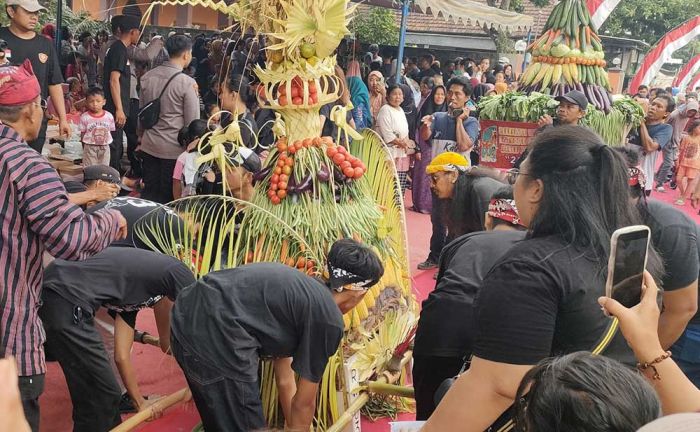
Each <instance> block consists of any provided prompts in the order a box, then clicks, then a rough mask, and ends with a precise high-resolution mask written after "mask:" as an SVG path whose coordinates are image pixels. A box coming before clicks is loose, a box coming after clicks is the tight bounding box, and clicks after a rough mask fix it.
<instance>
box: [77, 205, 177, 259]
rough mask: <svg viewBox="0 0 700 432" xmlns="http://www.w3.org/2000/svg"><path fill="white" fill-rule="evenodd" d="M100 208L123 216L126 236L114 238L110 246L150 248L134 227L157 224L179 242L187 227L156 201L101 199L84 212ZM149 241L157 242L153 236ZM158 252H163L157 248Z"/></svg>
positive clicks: (167, 208) (171, 211) (168, 208)
mask: <svg viewBox="0 0 700 432" xmlns="http://www.w3.org/2000/svg"><path fill="white" fill-rule="evenodd" d="M102 209H114V210H118V211H119V213H121V214H122V216H124V219H126V224H127V229H128V232H127V237H126V238H125V239H123V240H115V241H114V242H112V246H128V247H137V248H139V249H146V250H151V248H150V247H149V246H148V245H147V244H146V243H144V242H143V240H141V239H140V238H139V236H138V235H136V232H135V228H136V227H137V226H138V227H139V229H141V228H142V227H146V226H150V225H157V226H158V231H159V232H160V233H168V235H169V234H170V233H172V235H173V236H174V238H175V240H176V241H177V242H180V243H181V239H183V238H184V236H185V230H186V229H187V227H186V224H185V221H183V220H182V218H180V217H179V216H178V215H177V214H176V213H175V212H174V211H173V210H172V209H171V208H170V207H167V206H164V205H162V204H159V203H157V202H153V201H149V200H145V199H141V198H133V197H118V198H114V199H111V200H109V201H103V202H101V203H99V204H97V205H94V206H92V207H90V208H89V209H87V211H86V213H88V214H91V213H94V212H96V211H98V210H102ZM151 242H152V243H155V244H158V242H156V239H155V238H151ZM158 252H164V251H162V250H159V251H158Z"/></svg>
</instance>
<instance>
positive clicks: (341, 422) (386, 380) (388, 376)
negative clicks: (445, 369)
mask: <svg viewBox="0 0 700 432" xmlns="http://www.w3.org/2000/svg"><path fill="white" fill-rule="evenodd" d="M411 357H413V352H412V351H407V352H406V353H405V354H404V356H403V358H402V359H401V363H400V368H399V370H398V371H396V372H384V373H383V374H382V375H380V376H379V378H377V380H376V381H375V382H377V383H383V384H394V383H395V382H396V381H398V380H399V378H400V377H401V371H402V370H403V368H404V366H405V365H406V363H408V362H409V361H410V360H411ZM367 401H369V393H368V392H367V391H363V392H361V393H360V395H359V396H357V399H355V400H354V401H353V402H352V403H351V404H350V406H349V407H348V409H346V410H345V412H344V413H343V414H342V415H341V416H340V417H339V418H338V420H337V421H336V422H335V423H333V425H332V426H331V427H330V428H328V429H327V430H326V432H341V431H342V430H343V428H345V426H346V425H347V424H348V423H350V422H351V421H352V418H353V417H354V416H355V414H356V413H357V412H358V411H360V410H361V409H362V407H363V406H365V404H366V403H367Z"/></svg>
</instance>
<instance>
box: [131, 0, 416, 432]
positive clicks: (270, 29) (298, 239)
mask: <svg viewBox="0 0 700 432" xmlns="http://www.w3.org/2000/svg"><path fill="white" fill-rule="evenodd" d="M156 4H159V5H167V4H171V5H173V4H175V5H184V4H187V5H193V6H194V5H199V6H205V7H209V8H212V9H215V10H217V11H219V12H223V13H226V14H228V15H230V16H231V17H232V18H233V19H234V20H235V21H236V22H237V23H239V24H240V27H241V32H242V33H246V31H252V32H253V33H254V34H256V35H257V36H265V38H266V39H267V46H266V48H265V49H266V57H267V62H266V63H265V66H264V67H259V66H258V67H256V69H255V74H256V75H257V76H258V78H259V80H260V82H261V85H260V87H259V90H258V93H257V97H258V101H259V103H260V106H261V107H262V108H268V109H272V110H274V111H275V112H276V120H275V122H274V125H273V128H272V129H273V131H274V133H275V136H276V142H275V144H274V146H273V147H272V148H270V152H269V156H268V157H267V159H266V161H265V167H264V169H263V171H262V172H260V173H258V174H257V176H256V177H255V180H256V184H255V192H254V195H253V197H252V199H251V200H250V202H249V203H238V204H239V205H237V210H236V213H235V215H233V216H232V215H226V216H224V217H223V218H221V220H220V221H219V222H218V226H220V230H221V231H222V232H225V233H224V234H231V235H218V236H212V237H216V238H217V239H218V243H217V244H215V245H213V247H212V245H208V246H207V247H208V249H209V250H210V251H211V252H212V253H213V255H214V256H213V258H212V259H211V260H205V261H206V263H205V264H204V265H203V266H202V265H200V266H199V267H198V268H197V269H195V272H196V273H198V276H201V275H202V274H204V273H206V271H211V270H216V269H217V268H220V267H232V266H235V265H242V264H245V263H248V262H258V261H278V262H282V263H285V264H287V265H290V266H294V267H296V268H298V269H299V271H303V272H306V273H308V274H310V275H317V276H323V275H324V273H326V263H325V255H326V253H327V251H328V250H329V248H330V245H331V244H332V243H333V242H334V241H335V240H337V239H340V238H345V237H352V238H355V239H356V240H359V241H362V242H364V243H366V244H368V245H370V246H371V247H372V248H373V249H374V250H375V251H376V252H377V253H378V254H379V255H380V256H381V258H382V260H383V262H384V266H385V274H384V277H383V278H382V279H381V281H380V282H379V284H377V285H375V286H374V287H373V288H372V289H371V290H370V291H369V292H368V293H367V294H366V296H365V298H364V300H363V302H361V303H360V304H359V305H358V306H357V307H355V308H354V309H353V310H352V311H351V312H349V313H348V314H346V316H344V321H345V329H346V334H345V338H344V342H343V344H342V346H341V347H340V349H339V350H338V352H337V354H336V355H335V356H333V357H332V358H331V359H330V360H329V365H328V367H327V369H326V372H325V374H324V377H323V381H322V383H321V385H320V395H319V403H318V404H317V407H318V408H317V416H316V420H315V425H314V430H326V429H327V428H329V427H331V425H332V424H333V423H335V422H336V421H337V420H338V419H339V418H341V416H342V414H343V411H345V410H346V409H347V408H348V406H349V405H350V404H351V402H352V400H353V399H354V398H355V396H356V395H357V392H358V391H359V389H360V387H361V385H362V383H363V382H364V381H366V380H369V379H371V378H372V377H373V376H375V375H376V374H378V373H380V372H382V371H383V370H385V369H386V368H387V367H388V364H389V361H390V360H391V358H392V354H393V352H394V348H396V347H397V346H398V345H399V344H401V343H402V342H404V341H405V339H406V338H407V337H408V336H409V334H411V329H412V328H413V327H414V326H415V323H416V321H417V303H416V301H415V299H414V297H413V295H412V293H411V288H410V280H409V270H408V255H407V253H408V252H407V241H406V230H405V219H404V211H403V200H402V197H401V196H400V195H399V194H398V193H397V191H399V190H400V188H399V186H398V179H397V177H396V172H395V169H394V166H393V161H392V160H391V158H390V156H389V155H388V153H387V151H386V148H385V146H384V143H383V142H382V141H381V139H380V138H379V137H378V136H377V135H376V134H375V133H373V132H372V131H369V130H367V131H364V132H363V133H362V134H359V133H357V132H356V131H354V130H353V129H352V128H351V127H350V126H349V125H348V124H347V123H346V121H345V120H346V114H347V111H348V110H349V109H351V108H352V107H351V106H342V105H336V106H334V107H333V108H332V110H331V111H330V113H329V116H330V119H331V120H332V121H333V122H334V123H335V125H336V126H337V129H338V133H337V134H336V136H334V137H329V136H324V137H322V136H321V131H322V124H321V122H320V117H319V110H320V108H321V107H322V106H324V105H326V104H335V103H336V101H338V99H339V96H340V95H341V94H342V92H343V91H344V89H345V86H346V84H345V82H343V81H341V80H340V79H339V78H338V77H337V76H336V72H335V68H336V59H335V55H334V50H335V48H336V47H337V46H338V44H339V43H340V41H341V40H342V38H343V37H344V35H345V34H346V33H347V32H348V29H347V24H348V22H349V16H350V14H351V13H352V12H353V9H354V7H349V6H348V4H349V3H348V0H290V1H285V0H248V1H240V2H237V3H234V4H232V5H227V4H226V3H224V2H223V1H220V2H214V1H211V0H206V1H197V0H188V1H185V0H172V1H163V2H157V3H155V4H153V5H152V6H151V8H152V7H153V6H154V5H156ZM148 15H149V14H148V13H147V14H146V15H145V16H144V20H146V19H147V17H148ZM226 67H227V65H223V68H226ZM223 73H224V71H222V75H223ZM233 114H234V116H236V115H237V114H238V113H233ZM239 127H240V126H238V125H237V123H235V122H234V123H233V124H232V125H231V126H229V128H228V129H227V130H224V131H219V132H215V133H213V134H212V135H211V137H210V140H209V146H210V147H211V148H210V152H209V156H208V157H207V158H208V159H210V160H213V161H214V162H218V163H219V164H220V165H222V166H221V167H220V168H221V170H222V172H224V170H226V169H227V167H226V164H227V163H228V162H227V161H228V160H229V158H227V157H224V155H227V154H228V155H229V156H230V155H231V153H235V146H236V145H241V140H240V129H238V128H239ZM350 139H352V143H350ZM224 141H227V142H231V141H233V144H234V149H233V152H232V151H231V150H230V146H229V147H227V149H225V148H224V146H223V144H224ZM224 181H225V176H224ZM224 189H226V188H225V187H224ZM240 204H244V205H240ZM242 209H244V210H242ZM241 210H242V211H241ZM206 212H207V211H206V210H205V211H202V210H201V208H200V209H199V214H203V213H206ZM190 213H194V212H190ZM224 213H225V212H224ZM239 214H240V215H242V221H241V223H240V226H239V227H238V228H236V226H237V225H236V224H235V223H233V222H232V219H234V218H235V217H236V216H239ZM195 218H196V217H195ZM210 225H211V224H210ZM194 249H199V250H201V247H200V248H194ZM209 262H211V263H214V264H213V265H211V266H209V265H208V263H209ZM262 370H263V373H262V380H261V393H262V397H263V408H264V411H265V414H266V416H267V419H268V422H269V423H270V425H271V426H275V425H282V424H283V419H282V418H281V417H282V416H281V410H280V409H279V408H278V403H277V392H276V388H275V386H274V373H273V371H272V367H271V365H270V364H264V365H263V369H262ZM345 418H347V415H346V416H345Z"/></svg>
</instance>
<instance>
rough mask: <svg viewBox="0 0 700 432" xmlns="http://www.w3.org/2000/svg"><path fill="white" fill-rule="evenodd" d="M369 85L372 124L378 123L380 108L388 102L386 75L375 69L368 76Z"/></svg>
mask: <svg viewBox="0 0 700 432" xmlns="http://www.w3.org/2000/svg"><path fill="white" fill-rule="evenodd" d="M367 87H368V88H369V109H370V112H371V114H372V124H373V125H376V124H377V115H378V114H379V110H380V109H381V108H382V106H384V104H385V103H386V87H385V83H384V76H383V75H382V73H381V72H379V71H377V70H374V71H372V72H370V73H369V76H367Z"/></svg>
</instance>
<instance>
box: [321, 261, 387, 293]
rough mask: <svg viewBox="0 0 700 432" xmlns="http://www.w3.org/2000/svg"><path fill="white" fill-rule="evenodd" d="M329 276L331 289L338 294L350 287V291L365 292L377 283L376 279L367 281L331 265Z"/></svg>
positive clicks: (329, 266)
mask: <svg viewBox="0 0 700 432" xmlns="http://www.w3.org/2000/svg"><path fill="white" fill-rule="evenodd" d="M328 275H329V279H330V284H331V288H333V289H334V290H336V291H338V292H340V291H342V290H343V289H344V287H346V286H348V285H349V286H350V287H349V288H348V289H350V290H354V291H364V290H366V289H367V288H369V287H370V286H372V285H374V283H375V282H376V281H375V280H374V279H365V278H364V277H363V276H358V275H356V274H354V273H352V272H349V271H347V270H345V269H343V268H340V267H334V266H333V265H332V264H331V263H328Z"/></svg>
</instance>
